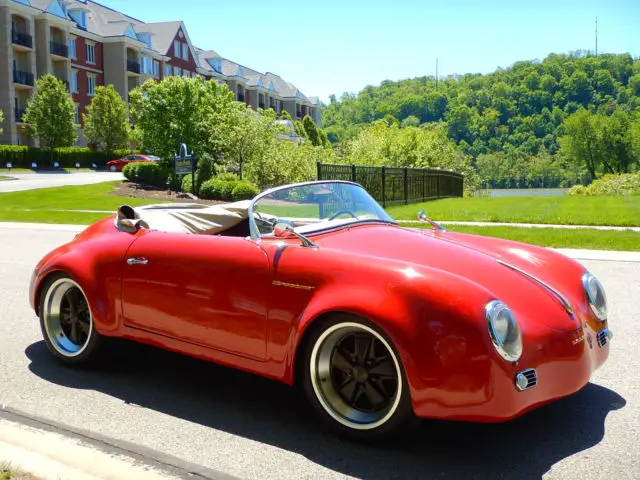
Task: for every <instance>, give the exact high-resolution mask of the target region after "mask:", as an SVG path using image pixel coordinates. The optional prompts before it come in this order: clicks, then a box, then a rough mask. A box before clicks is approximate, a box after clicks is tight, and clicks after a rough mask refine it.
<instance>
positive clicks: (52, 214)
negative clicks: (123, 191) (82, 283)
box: [0, 182, 160, 225]
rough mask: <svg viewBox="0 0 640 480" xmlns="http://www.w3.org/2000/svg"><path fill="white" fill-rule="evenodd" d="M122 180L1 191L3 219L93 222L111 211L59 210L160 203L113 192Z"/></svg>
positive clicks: (80, 223)
mask: <svg viewBox="0 0 640 480" xmlns="http://www.w3.org/2000/svg"><path fill="white" fill-rule="evenodd" d="M117 183H119V182H107V183H98V184H96V185H83V186H78V187H55V188H42V189H38V190H27V191H24V192H9V193H0V221H4V222H42V223H68V224H77V225H83V224H89V223H93V222H95V221H97V220H99V219H101V218H104V217H105V216H108V215H109V214H106V213H83V212H60V211H57V210H109V211H113V212H115V210H116V209H117V208H118V207H119V206H120V205H122V204H125V203H127V204H129V205H131V206H134V207H135V206H138V205H148V204H151V203H160V202H158V201H157V200H152V199H139V198H130V197H119V196H116V195H110V194H109V192H111V191H112V190H113V186H114V185H115V184H117Z"/></svg>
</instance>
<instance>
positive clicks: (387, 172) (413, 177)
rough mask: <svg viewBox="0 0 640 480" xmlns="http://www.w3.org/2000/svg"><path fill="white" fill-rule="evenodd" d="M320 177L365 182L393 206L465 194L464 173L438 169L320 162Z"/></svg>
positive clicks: (365, 186)
mask: <svg viewBox="0 0 640 480" xmlns="http://www.w3.org/2000/svg"><path fill="white" fill-rule="evenodd" d="M317 174H318V180H348V181H352V182H355V183H358V184H360V185H362V186H363V187H364V188H365V189H366V190H367V192H369V194H370V195H371V196H372V197H373V198H375V199H376V200H377V201H378V202H380V203H381V204H382V206H383V207H386V206H387V205H394V204H398V203H404V204H405V205H406V204H408V203H413V202H422V201H425V200H434V199H437V198H449V197H462V196H463V191H464V177H463V175H461V174H459V173H455V172H451V171H449V170H442V169H438V168H408V167H404V168H402V167H400V168H395V167H366V166H356V165H333V164H326V163H318V164H317Z"/></svg>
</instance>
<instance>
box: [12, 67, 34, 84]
mask: <svg viewBox="0 0 640 480" xmlns="http://www.w3.org/2000/svg"><path fill="white" fill-rule="evenodd" d="M13 83H18V84H20V85H28V86H30V87H33V85H34V81H33V73H29V72H22V71H20V70H14V71H13Z"/></svg>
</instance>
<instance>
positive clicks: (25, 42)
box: [11, 30, 33, 48]
mask: <svg viewBox="0 0 640 480" xmlns="http://www.w3.org/2000/svg"><path fill="white" fill-rule="evenodd" d="M11 42H12V43H13V44H15V45H20V46H22V47H27V48H33V38H32V37H31V35H29V34H28V33H26V32H19V31H18V30H11Z"/></svg>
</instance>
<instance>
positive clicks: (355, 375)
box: [302, 314, 417, 440]
mask: <svg viewBox="0 0 640 480" xmlns="http://www.w3.org/2000/svg"><path fill="white" fill-rule="evenodd" d="M310 334H311V337H310V339H309V342H307V344H306V349H305V358H304V367H303V377H302V379H303V388H304V392H305V394H306V396H307V398H308V400H309V401H310V403H311V405H312V406H313V407H314V410H315V411H316V413H317V414H319V416H320V418H321V419H322V420H323V421H324V422H325V423H326V424H328V426H329V427H331V428H332V429H333V430H335V431H337V433H338V434H340V435H342V436H345V437H347V438H350V439H355V440H376V439H381V438H384V437H389V436H392V435H394V434H397V433H399V432H401V431H403V430H405V429H406V428H408V427H410V426H413V425H414V424H415V422H416V421H417V418H416V417H415V415H414V413H413V408H412V406H411V399H410V396H409V387H408V384H407V380H406V376H405V374H404V369H403V367H402V363H401V361H400V358H399V355H398V353H397V352H396V350H395V348H394V347H393V345H392V343H391V341H390V340H389V339H388V338H386V336H385V335H384V333H383V332H382V331H381V330H380V329H379V328H377V327H376V326H375V325H373V324H371V323H370V322H368V321H366V320H364V319H361V318H358V317H354V316H352V315H343V314H340V315H336V316H335V317H333V318H332V319H331V320H330V321H328V322H326V323H324V324H322V325H321V326H319V327H318V328H316V329H314V331H313V332H310Z"/></svg>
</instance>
